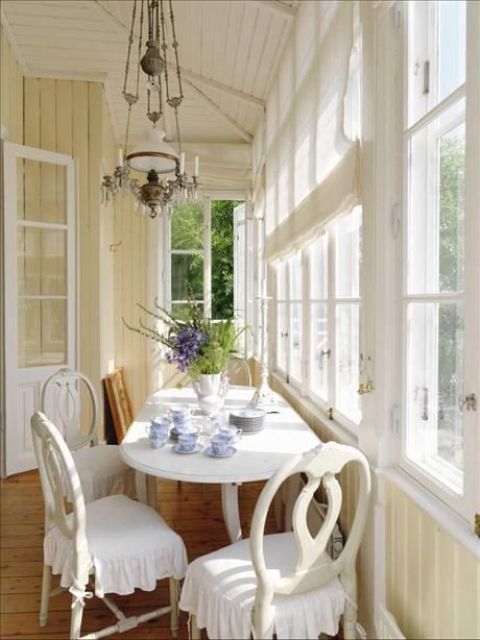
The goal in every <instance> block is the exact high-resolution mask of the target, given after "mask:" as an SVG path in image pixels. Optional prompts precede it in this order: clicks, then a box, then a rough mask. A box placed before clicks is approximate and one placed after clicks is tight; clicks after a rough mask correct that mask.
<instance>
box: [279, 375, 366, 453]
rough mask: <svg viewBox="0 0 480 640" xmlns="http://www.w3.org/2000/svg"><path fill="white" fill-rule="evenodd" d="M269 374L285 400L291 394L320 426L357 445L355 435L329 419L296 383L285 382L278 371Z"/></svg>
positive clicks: (336, 436) (350, 443) (340, 439)
mask: <svg viewBox="0 0 480 640" xmlns="http://www.w3.org/2000/svg"><path fill="white" fill-rule="evenodd" d="M270 375H271V377H272V378H273V379H274V380H275V384H276V385H278V387H279V388H280V389H281V390H282V393H283V394H284V395H285V397H286V399H287V400H289V396H293V397H294V398H295V401H296V402H297V403H299V404H300V405H301V406H302V408H304V409H305V410H306V411H308V412H309V413H311V414H313V415H314V416H315V418H316V419H317V420H318V421H319V422H320V423H321V424H322V426H323V427H325V429H327V430H328V431H331V433H332V435H333V436H334V437H335V438H337V439H338V440H339V441H340V442H342V443H343V444H349V445H351V446H354V447H357V446H358V437H357V435H356V434H354V433H352V432H351V431H350V430H349V429H347V427H345V426H343V425H342V424H340V423H339V422H337V421H336V420H330V418H329V417H328V416H327V414H326V413H325V411H323V410H322V409H321V408H320V407H319V406H318V405H317V404H316V403H315V402H313V401H312V400H311V399H310V398H308V397H307V396H303V395H302V393H301V390H300V388H299V387H298V385H296V384H292V383H291V382H285V380H284V379H283V378H282V377H281V376H280V375H279V374H278V373H275V372H273V373H271V374H270ZM290 404H291V403H290Z"/></svg>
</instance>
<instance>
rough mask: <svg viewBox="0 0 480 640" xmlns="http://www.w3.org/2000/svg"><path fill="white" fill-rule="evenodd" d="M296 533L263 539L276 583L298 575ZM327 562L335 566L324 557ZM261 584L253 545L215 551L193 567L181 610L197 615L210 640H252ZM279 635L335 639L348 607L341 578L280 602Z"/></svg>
mask: <svg viewBox="0 0 480 640" xmlns="http://www.w3.org/2000/svg"><path fill="white" fill-rule="evenodd" d="M296 549H297V547H296V543H295V539H294V536H293V533H280V534H275V535H270V536H265V537H264V552H265V559H266V563H267V567H278V570H277V569H275V570H274V574H276V577H280V575H281V576H287V575H290V574H292V573H293V569H294V566H295V562H296V553H297V551H296ZM325 562H331V560H330V558H329V557H328V556H327V555H325ZM256 589H257V581H256V576H255V571H254V569H253V565H252V562H251V559H250V547H249V540H241V541H240V542H236V543H234V544H232V545H230V546H229V547H225V548H224V549H220V550H219V551H214V552H213V553H209V554H208V555H205V556H203V557H201V558H198V559H197V560H195V561H194V562H192V563H191V564H190V566H189V567H188V570H187V575H186V577H185V582H184V583H183V588H182V593H181V597H180V608H181V609H183V610H184V611H189V612H191V613H193V614H195V616H196V619H197V625H198V627H199V628H200V629H203V628H206V629H207V634H208V637H209V638H217V639H222V638H231V639H238V640H241V639H245V638H250V633H251V611H252V607H253V604H254V600H255V592H256ZM273 604H274V605H275V608H276V610H275V633H276V634H277V638H279V639H282V640H283V639H290V638H292V639H293V638H318V636H319V635H320V633H326V634H328V635H332V636H333V635H335V634H336V633H337V631H338V622H339V619H340V616H341V614H342V613H343V609H344V607H345V593H344V591H343V588H342V586H341V584H340V581H339V580H338V578H335V579H334V580H332V581H331V582H330V583H329V584H328V585H325V586H323V587H321V588H319V589H315V590H313V591H309V592H307V593H303V594H295V595H293V596H279V595H277V596H275V598H274V600H273Z"/></svg>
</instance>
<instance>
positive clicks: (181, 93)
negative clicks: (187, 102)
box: [162, 0, 183, 106]
mask: <svg viewBox="0 0 480 640" xmlns="http://www.w3.org/2000/svg"><path fill="white" fill-rule="evenodd" d="M162 1H163V0H162ZM168 2H169V7H170V22H171V23H172V39H173V42H172V47H173V50H174V52H175V66H176V68H177V78H178V91H179V96H178V98H177V100H176V102H177V106H180V104H181V102H182V100H183V87H182V74H181V72H180V62H179V60H178V41H177V36H176V33H175V16H174V15H173V5H172V0H168ZM169 104H170V102H169ZM170 106H172V105H170Z"/></svg>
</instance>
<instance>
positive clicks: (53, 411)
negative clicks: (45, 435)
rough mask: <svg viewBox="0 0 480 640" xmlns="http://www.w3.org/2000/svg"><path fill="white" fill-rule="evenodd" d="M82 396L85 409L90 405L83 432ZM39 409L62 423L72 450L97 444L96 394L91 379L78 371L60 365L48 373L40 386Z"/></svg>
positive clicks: (97, 414) (56, 422)
mask: <svg viewBox="0 0 480 640" xmlns="http://www.w3.org/2000/svg"><path fill="white" fill-rule="evenodd" d="M82 387H84V389H82ZM82 399H85V400H86V403H85V404H84V405H83V406H84V408H86V404H87V403H89V404H90V415H88V418H89V420H88V422H89V426H88V430H87V431H86V432H82ZM41 408H42V412H43V413H44V414H46V415H48V416H49V417H50V418H51V419H52V420H53V422H54V423H55V424H56V425H57V424H58V425H61V427H62V430H63V436H64V438H65V440H66V442H67V445H68V447H69V449H70V450H71V451H76V450H77V449H80V448H82V447H84V446H85V445H88V444H97V425H98V416H99V413H98V402H97V395H96V393H95V389H94V387H93V385H92V383H91V381H90V380H89V379H88V378H87V376H85V375H84V374H83V373H81V372H80V371H73V370H72V369H68V368H63V369H59V371H57V372H55V373H54V374H53V375H52V376H50V377H49V378H48V379H47V380H46V381H45V383H44V385H43V388H42V397H41Z"/></svg>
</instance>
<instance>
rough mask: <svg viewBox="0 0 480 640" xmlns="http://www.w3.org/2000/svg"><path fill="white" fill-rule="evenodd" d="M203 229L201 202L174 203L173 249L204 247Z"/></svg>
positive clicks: (172, 222) (172, 223)
mask: <svg viewBox="0 0 480 640" xmlns="http://www.w3.org/2000/svg"><path fill="white" fill-rule="evenodd" d="M203 231H204V223H203V205H202V204H201V203H199V202H195V203H193V204H176V205H174V207H173V210H172V217H171V247H172V249H202V248H203Z"/></svg>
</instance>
